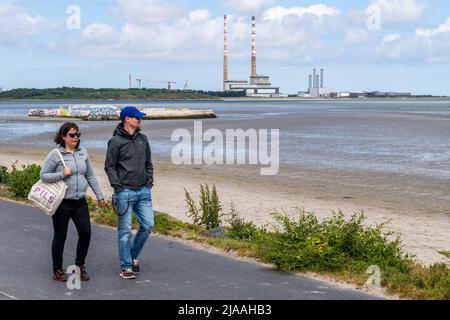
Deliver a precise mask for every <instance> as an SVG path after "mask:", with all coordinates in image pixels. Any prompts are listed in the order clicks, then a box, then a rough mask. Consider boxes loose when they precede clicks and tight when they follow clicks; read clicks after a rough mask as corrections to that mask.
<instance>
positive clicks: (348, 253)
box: [258, 209, 411, 272]
mask: <svg viewBox="0 0 450 320" xmlns="http://www.w3.org/2000/svg"><path fill="white" fill-rule="evenodd" d="M297 215H298V218H297V219H296V220H294V219H293V218H291V217H289V216H288V215H286V214H281V213H279V212H275V213H273V216H274V219H275V221H276V222H277V223H278V225H276V228H275V229H276V231H275V232H273V233H267V234H264V235H263V236H262V237H261V239H260V246H259V250H258V256H259V257H260V258H261V259H262V260H263V261H266V262H272V263H274V264H275V265H276V266H277V267H278V268H279V269H282V270H303V269H312V270H317V271H337V270H344V269H345V268H347V269H351V270H354V271H358V272H363V271H364V270H365V269H366V268H367V267H368V266H370V265H378V266H379V267H380V268H383V267H390V268H394V269H396V270H399V271H406V270H408V266H409V263H410V261H411V260H410V257H409V256H408V255H407V254H404V253H403V251H402V246H401V242H400V240H399V239H398V238H397V239H395V240H390V239H389V236H391V234H389V233H383V232H382V227H383V225H380V226H377V227H375V228H373V227H365V226H364V225H363V222H364V219H365V218H364V214H363V213H360V214H355V215H353V216H352V217H351V219H350V220H348V221H346V220H345V219H344V215H343V213H342V212H338V213H333V216H332V217H330V218H328V219H325V220H323V221H322V222H319V221H318V219H317V218H316V216H315V215H314V214H313V213H308V212H305V211H304V210H303V209H297Z"/></svg>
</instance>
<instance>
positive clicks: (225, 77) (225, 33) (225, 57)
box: [223, 15, 228, 91]
mask: <svg viewBox="0 0 450 320" xmlns="http://www.w3.org/2000/svg"><path fill="white" fill-rule="evenodd" d="M227 80H228V31H227V16H226V15H224V16H223V91H225V90H226V87H225V82H226V81H227Z"/></svg>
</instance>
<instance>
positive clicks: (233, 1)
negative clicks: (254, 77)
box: [223, 0, 275, 14]
mask: <svg viewBox="0 0 450 320" xmlns="http://www.w3.org/2000/svg"><path fill="white" fill-rule="evenodd" d="M223 2H224V4H225V5H226V6H229V7H231V8H233V9H234V10H236V11H238V12H244V13H253V14H257V13H259V12H261V11H262V10H264V9H266V8H269V7H270V6H272V5H273V4H274V3H275V0H247V1H246V0H225V1H223Z"/></svg>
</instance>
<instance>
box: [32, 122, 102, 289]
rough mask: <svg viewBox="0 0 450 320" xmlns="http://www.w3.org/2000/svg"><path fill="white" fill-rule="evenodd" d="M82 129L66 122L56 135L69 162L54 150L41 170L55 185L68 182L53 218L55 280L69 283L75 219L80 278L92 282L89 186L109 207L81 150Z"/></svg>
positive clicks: (45, 180) (47, 180)
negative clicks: (66, 260)
mask: <svg viewBox="0 0 450 320" xmlns="http://www.w3.org/2000/svg"><path fill="white" fill-rule="evenodd" d="M80 136H81V133H80V130H79V128H78V126H77V125H76V124H75V123H65V124H63V125H62V126H61V128H60V129H59V131H58V133H57V134H56V136H55V139H54V141H55V143H56V144H57V145H58V146H59V147H58V150H59V151H60V152H61V155H62V157H63V159H64V161H65V163H66V166H67V167H64V165H63V163H62V161H61V159H60V156H59V154H58V152H57V151H56V150H52V151H51V152H50V153H49V154H48V156H47V158H46V159H45V162H44V165H43V166H42V170H41V180H42V181H43V182H47V183H53V182H57V181H60V180H64V182H65V183H66V184H67V192H66V195H65V197H64V200H63V201H62V203H61V205H60V206H59V208H58V209H57V210H56V212H55V214H54V215H53V216H52V219H53V230H54V236H53V243H52V258H53V279H55V280H56V281H60V282H66V281H67V279H68V276H67V274H66V273H65V272H64V269H63V253H64V243H65V241H66V236H67V229H68V226H69V220H70V219H72V221H73V222H74V224H75V226H76V229H77V232H78V245H77V255H76V260H75V264H76V265H77V266H78V267H79V268H80V278H81V280H82V281H88V280H89V275H88V273H87V272H86V266H85V260H86V256H87V253H88V249H89V243H90V240H91V221H90V217H89V211H88V205H87V202H86V198H85V195H86V190H87V186H88V185H89V186H90V187H91V188H92V190H93V191H94V193H95V196H96V197H97V199H98V204H99V206H100V207H101V208H103V207H104V206H105V201H104V197H103V193H102V191H101V189H100V186H99V184H98V182H97V179H96V177H95V174H94V170H93V169H92V165H91V162H90V161H89V157H88V153H87V150H86V149H85V148H80Z"/></svg>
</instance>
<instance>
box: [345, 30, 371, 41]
mask: <svg viewBox="0 0 450 320" xmlns="http://www.w3.org/2000/svg"><path fill="white" fill-rule="evenodd" d="M369 40H370V37H369V33H368V32H367V30H365V29H363V30H353V31H349V32H347V34H346V35H345V42H347V43H351V44H361V43H367V42H369Z"/></svg>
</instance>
